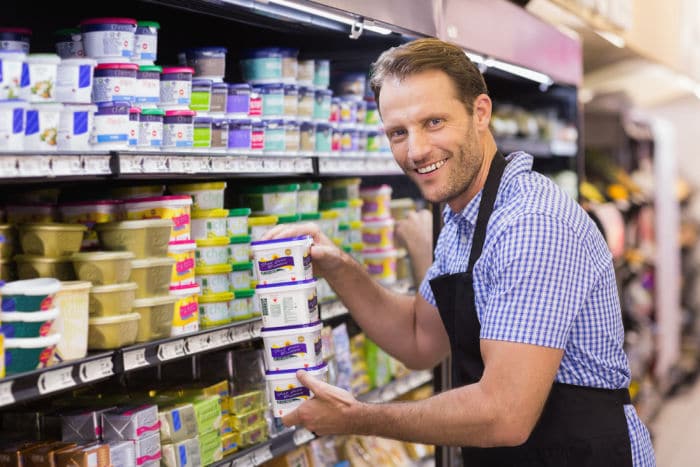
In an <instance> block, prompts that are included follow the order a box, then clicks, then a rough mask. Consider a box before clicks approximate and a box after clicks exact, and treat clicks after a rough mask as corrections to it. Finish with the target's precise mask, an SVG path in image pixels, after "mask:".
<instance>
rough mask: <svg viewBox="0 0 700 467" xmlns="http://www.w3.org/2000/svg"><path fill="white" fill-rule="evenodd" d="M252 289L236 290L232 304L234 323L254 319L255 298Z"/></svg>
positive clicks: (231, 310)
mask: <svg viewBox="0 0 700 467" xmlns="http://www.w3.org/2000/svg"><path fill="white" fill-rule="evenodd" d="M254 295H255V291H254V290H252V289H242V290H236V291H235V292H234V294H233V300H231V303H230V312H231V318H232V319H233V320H234V321H242V320H244V319H250V318H252V317H253V296H254Z"/></svg>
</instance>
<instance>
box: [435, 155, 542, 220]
mask: <svg viewBox="0 0 700 467" xmlns="http://www.w3.org/2000/svg"><path fill="white" fill-rule="evenodd" d="M506 160H507V161H508V165H506V168H505V170H504V172H503V176H502V177H501V184H500V186H499V187H498V192H499V194H500V193H502V192H503V189H504V187H506V186H507V185H508V184H509V183H510V182H511V181H512V180H513V179H514V178H515V177H516V176H517V175H519V174H521V173H523V172H528V171H531V170H532V160H533V157H532V156H531V155H530V154H527V153H525V152H522V151H519V152H514V153H511V154H508V155H507V156H506ZM483 191H484V190H483V189H482V190H481V191H479V192H478V193H477V194H476V196H475V197H474V198H472V200H471V201H469V203H468V204H467V205H466V206H465V207H464V209H462V210H461V211H460V212H458V213H456V212H454V211H452V209H451V208H450V205H449V204H446V205H445V208H444V210H443V211H442V220H443V223H444V224H445V225H447V224H448V223H450V222H453V221H458V219H459V218H462V219H463V220H464V221H466V222H467V223H468V224H470V225H472V226H475V225H476V218H477V216H478V215H479V205H480V204H481V195H482V193H483ZM496 204H498V203H496Z"/></svg>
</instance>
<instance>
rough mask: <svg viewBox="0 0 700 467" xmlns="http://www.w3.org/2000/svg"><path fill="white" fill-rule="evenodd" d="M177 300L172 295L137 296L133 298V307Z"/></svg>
mask: <svg viewBox="0 0 700 467" xmlns="http://www.w3.org/2000/svg"><path fill="white" fill-rule="evenodd" d="M176 301H178V297H176V296H174V295H160V296H158V297H148V298H137V299H136V300H134V308H143V307H150V306H158V305H169V304H172V303H175V302H176Z"/></svg>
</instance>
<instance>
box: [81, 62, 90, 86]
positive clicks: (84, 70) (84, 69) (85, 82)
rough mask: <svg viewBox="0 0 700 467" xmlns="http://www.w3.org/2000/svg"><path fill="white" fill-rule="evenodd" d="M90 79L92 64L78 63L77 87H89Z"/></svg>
mask: <svg viewBox="0 0 700 467" xmlns="http://www.w3.org/2000/svg"><path fill="white" fill-rule="evenodd" d="M91 80H92V66H91V65H80V66H79V67H78V87H79V88H81V89H82V88H87V87H89V86H90V81H91Z"/></svg>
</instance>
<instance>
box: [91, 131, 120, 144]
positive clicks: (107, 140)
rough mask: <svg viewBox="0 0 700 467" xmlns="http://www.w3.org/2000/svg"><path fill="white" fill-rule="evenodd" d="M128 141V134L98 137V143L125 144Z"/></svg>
mask: <svg viewBox="0 0 700 467" xmlns="http://www.w3.org/2000/svg"><path fill="white" fill-rule="evenodd" d="M123 141H127V135H126V133H122V134H119V133H117V134H113V135H97V142H98V143H112V142H123Z"/></svg>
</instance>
